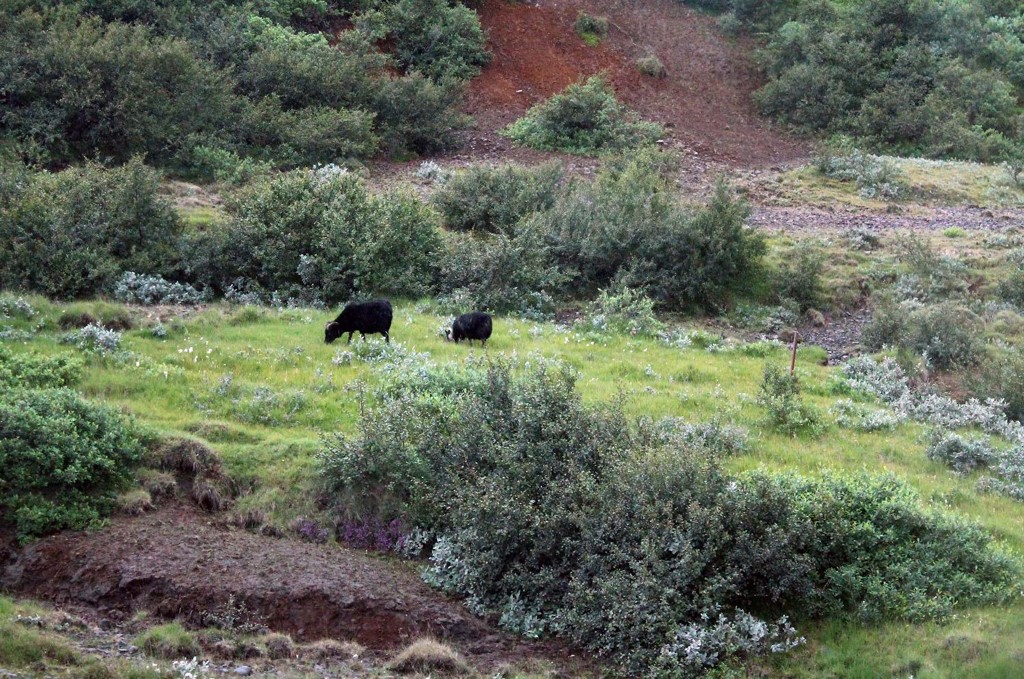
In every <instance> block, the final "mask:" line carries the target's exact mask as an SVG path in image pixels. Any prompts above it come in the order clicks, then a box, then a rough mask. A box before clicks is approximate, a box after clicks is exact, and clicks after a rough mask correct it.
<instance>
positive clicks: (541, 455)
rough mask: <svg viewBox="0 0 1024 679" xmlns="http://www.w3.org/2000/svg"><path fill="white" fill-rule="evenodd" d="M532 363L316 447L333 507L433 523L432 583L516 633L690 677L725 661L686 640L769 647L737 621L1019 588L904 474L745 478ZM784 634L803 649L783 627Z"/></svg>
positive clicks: (408, 400)
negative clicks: (902, 478)
mask: <svg viewBox="0 0 1024 679" xmlns="http://www.w3.org/2000/svg"><path fill="white" fill-rule="evenodd" d="M530 362H531V364H532V365H533V367H531V368H523V369H522V370H521V371H516V370H513V369H512V368H511V367H510V366H508V365H504V364H502V363H496V364H493V365H491V366H490V367H489V368H488V369H487V372H486V378H485V379H484V380H483V381H476V382H474V384H475V386H474V388H473V391H472V392H455V393H450V392H449V393H447V394H446V396H445V397H444V398H440V397H438V395H437V394H434V393H432V392H430V391H425V392H424V391H419V392H416V393H412V392H407V391H404V390H400V391H399V393H396V394H392V395H391V396H384V397H383V401H382V402H380V403H379V404H378V406H377V407H376V408H373V409H371V410H370V411H369V412H368V413H367V415H366V416H365V417H364V418H363V420H362V423H361V427H360V433H359V434H357V435H356V436H354V437H351V438H344V437H340V436H339V437H335V438H333V439H329V440H328V442H327V445H326V446H325V448H324V450H323V452H322V454H321V457H320V463H321V468H322V474H323V480H324V483H325V487H326V490H327V492H328V494H329V495H330V496H331V497H332V498H333V499H334V500H335V501H336V502H337V503H338V509H339V510H340V511H342V512H344V513H346V515H348V516H349V517H352V516H356V517H363V518H364V519H367V520H369V519H379V520H381V521H384V522H386V521H390V520H393V519H396V518H400V519H402V520H403V521H404V522H406V524H407V525H414V526H418V527H420V528H425V529H429V530H431V531H433V532H434V533H435V535H436V536H437V538H436V541H435V542H434V544H433V547H432V549H431V566H430V568H429V569H428V570H427V572H426V574H425V578H426V579H427V580H428V582H430V583H432V584H434V585H435V586H437V587H440V588H443V589H445V590H447V591H451V592H453V593H459V594H462V595H464V596H466V597H467V602H468V604H469V605H470V607H471V608H472V609H473V610H476V611H478V612H484V611H493V612H494V613H496V614H498V615H500V619H501V624H502V625H503V626H505V627H506V628H508V629H512V630H515V631H517V632H519V633H521V634H526V635H530V636H535V635H539V634H543V633H549V632H554V633H558V634H562V635H565V636H567V637H569V638H571V639H573V640H574V641H576V642H577V643H580V644H582V645H584V646H586V647H587V648H589V649H591V650H593V651H595V652H598V653H600V654H602V655H606V656H608V657H611V658H613V659H615V660H616V661H618V662H620V663H622V664H623V665H625V667H626V668H627V669H628V670H629V671H630V672H633V673H640V672H643V671H645V670H653V669H654V668H655V667H661V668H664V669H665V670H666V671H667V670H671V671H672V672H674V673H675V674H674V675H673V676H691V675H694V674H696V673H697V672H698V671H699V670H702V669H704V668H706V666H707V665H710V664H712V663H711V662H709V663H706V664H705V663H704V660H703V658H704V657H705V656H700V657H697V656H693V655H692V654H690V653H689V652H688V651H687V648H686V644H683V643H682V640H685V639H697V638H701V639H704V638H706V639H708V640H715V639H718V640H719V641H722V644H721V647H722V648H728V644H725V642H724V640H725V639H732V641H733V642H735V644H736V646H735V648H743V647H749V648H750V649H751V650H758V648H757V644H756V643H755V642H753V641H751V643H750V644H749V646H747V645H745V644H740V643H739V638H746V637H745V635H744V633H743V631H742V630H743V629H747V627H749V626H750V625H754V626H756V627H757V628H758V629H760V627H761V625H765V629H766V630H767V628H768V626H767V624H766V623H763V621H758V620H749V619H747V618H746V617H744V616H746V613H745V611H751V610H754V611H757V612H758V613H759V615H775V616H777V615H778V614H780V613H782V612H791V613H794V614H800V615H809V616H823V615H835V614H838V613H840V612H843V611H847V612H851V613H854V614H856V615H857V616H859V617H861V618H862V619H865V620H876V619H881V618H897V619H907V620H921V619H937V618H942V617H944V616H945V615H948V614H949V612H950V610H951V609H952V607H953V606H954V605H955V604H962V603H967V602H970V601H996V600H999V599H1001V598H1002V597H1003V596H1006V595H1008V593H1009V588H1010V587H1011V584H1012V582H1013V580H1014V578H1015V577H1016V576H1015V572H1016V571H1015V568H1016V567H1015V565H1014V562H1013V561H1012V560H1011V559H1009V558H1008V557H1004V556H1003V555H1001V554H1000V553H998V552H996V551H994V550H993V549H992V547H991V545H990V539H989V538H988V537H987V536H985V535H984V534H983V533H982V532H981V531H980V530H979V529H978V528H977V527H975V526H973V525H965V524H962V523H958V522H955V521H953V520H951V519H949V518H946V517H944V516H939V515H932V514H928V513H925V512H922V510H921V509H919V507H918V500H917V498H916V496H915V495H914V494H913V492H912V491H911V490H910V489H909V488H908V487H906V486H904V485H903V484H901V483H899V482H897V481H895V480H894V479H891V478H885V479H869V478H857V479H851V480H844V479H835V478H828V479H825V480H820V481H807V480H803V479H798V478H794V477H779V476H770V475H765V474H755V475H749V476H742V477H733V476H730V475H729V474H727V473H725V472H724V471H723V470H722V469H721V467H720V464H719V460H718V458H717V456H716V455H715V454H714V453H712V452H710V450H708V449H706V448H703V447H702V446H701V445H700V443H699V442H697V440H696V439H691V440H690V441H689V442H687V440H686V439H685V438H683V437H667V438H663V437H658V436H655V435H654V434H655V433H656V431H657V430H658V428H652V427H646V426H645V427H634V426H632V425H631V424H630V423H629V422H628V421H627V420H626V419H625V418H624V416H623V415H622V413H621V411H620V410H619V409H618V408H616V407H615V406H610V407H606V408H599V409H592V408H588V407H585V406H584V405H583V404H582V403H581V401H580V397H579V394H578V392H577V391H576V388H575V377H574V375H573V373H572V372H571V371H570V370H569V369H568V368H566V367H565V366H562V365H558V364H551V363H547V362H545V361H543V360H540V361H537V360H535V359H532V358H531V361H530ZM666 441H668V443H667V444H666ZM720 615H724V616H725V621H724V622H723V619H722V618H720ZM730 620H731V621H732V622H729V621H730ZM744 621H745V622H744ZM747 623H749V625H748V624H747ZM765 633H766V634H768V632H765ZM754 637H756V638H761V637H760V636H759V635H754ZM773 642H774V643H779V644H782V646H780V647H779V650H782V649H783V648H785V647H787V646H790V645H792V644H793V643H795V642H796V639H795V638H794V634H793V633H792V632H789V631H787V629H786V625H785V622H784V621H783V622H782V623H781V625H780V627H779V628H778V636H777V638H775V639H773ZM716 648H719V645H717V644H716V645H714V646H713V647H709V648H708V649H707V650H708V655H709V656H710V655H713V654H712V653H711V651H713V650H714V649H716ZM760 650H764V649H760ZM721 659H722V658H721V657H718V658H715V659H714V660H712V662H714V661H717V660H721Z"/></svg>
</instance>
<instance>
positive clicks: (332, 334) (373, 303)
mask: <svg viewBox="0 0 1024 679" xmlns="http://www.w3.org/2000/svg"><path fill="white" fill-rule="evenodd" d="M391 317H392V312H391V302H389V301H388V300H386V299H373V300H370V301H369V302H349V303H348V304H346V305H345V308H344V309H342V311H341V313H340V314H338V317H337V318H335V319H334V320H333V321H331V322H330V323H328V324H327V327H325V328H324V341H325V342H327V343H328V344H330V343H331V342H333V341H334V340H336V339H338V338H339V337H341V336H342V335H344V334H345V333H346V332H347V333H348V342H351V341H352V333H354V332H359V334H360V335H362V337H363V339H365V338H366V333H370V334H373V333H380V334H381V335H384V340H385V341H386V342H388V343H389V344H390V343H391V336H390V335H389V334H388V332H389V331H390V330H391Z"/></svg>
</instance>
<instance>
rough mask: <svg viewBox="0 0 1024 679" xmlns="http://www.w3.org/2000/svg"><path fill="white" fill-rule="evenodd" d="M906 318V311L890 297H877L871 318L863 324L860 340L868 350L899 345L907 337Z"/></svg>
mask: <svg viewBox="0 0 1024 679" xmlns="http://www.w3.org/2000/svg"><path fill="white" fill-rule="evenodd" d="M907 320H908V319H907V311H906V310H905V309H903V308H901V307H900V305H899V304H897V303H896V302H895V301H894V300H893V299H892V298H891V297H888V296H881V297H877V298H876V299H875V302H874V304H873V305H872V309H871V320H870V321H868V323H867V325H865V326H864V330H863V331H862V332H861V340H860V341H861V343H863V344H864V346H865V347H866V348H867V349H869V350H870V351H881V350H882V349H884V348H886V347H893V348H896V347H901V346H903V345H904V344H905V342H906V340H907V337H908V332H909V328H908V323H907Z"/></svg>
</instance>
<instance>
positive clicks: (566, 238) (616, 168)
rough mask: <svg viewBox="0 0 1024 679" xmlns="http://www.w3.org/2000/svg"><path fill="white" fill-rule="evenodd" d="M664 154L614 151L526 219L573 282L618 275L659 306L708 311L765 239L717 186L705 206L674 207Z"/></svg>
mask: <svg viewBox="0 0 1024 679" xmlns="http://www.w3.org/2000/svg"><path fill="white" fill-rule="evenodd" d="M667 161H668V157H666V156H665V155H663V154H660V153H656V152H647V153H639V154H635V155H633V156H631V157H630V158H628V159H626V158H623V159H617V160H616V161H613V162H611V163H609V164H608V165H607V166H606V167H605V168H604V169H603V170H602V171H601V172H600V173H599V174H598V176H597V178H596V179H595V180H594V181H593V182H590V183H578V184H576V185H574V186H571V187H569V188H567V189H566V190H565V191H563V192H562V194H561V195H560V196H559V198H558V199H557V200H556V202H555V205H554V207H552V209H551V210H548V211H547V212H543V213H538V214H537V215H536V216H535V217H534V218H533V219H532V220H531V223H532V224H535V225H537V226H538V227H539V228H540V229H541V231H542V232H544V233H545V234H547V240H548V242H549V243H550V244H551V249H552V254H553V255H554V258H555V261H556V262H557V264H558V266H559V268H560V269H561V270H562V271H564V272H566V273H568V274H569V276H570V282H571V285H572V288H573V289H574V290H576V291H578V292H588V293H591V294H593V293H594V292H596V291H597V289H599V288H607V287H609V286H610V285H612V284H613V283H615V282H619V283H622V284H625V285H629V286H630V287H634V288H637V289H639V290H642V291H643V292H644V293H645V294H646V295H648V296H649V297H651V298H652V299H654V300H655V302H656V303H657V304H658V305H660V306H661V307H662V308H665V309H672V310H685V309H688V308H695V307H696V308H704V309H708V308H713V307H714V306H716V305H717V304H720V303H721V302H723V301H724V300H725V299H726V298H727V296H728V294H729V292H730V291H731V290H732V289H734V287H735V286H736V285H738V284H739V283H740V282H741V281H742V280H744V279H745V277H747V276H749V275H750V274H751V273H753V272H754V271H755V270H756V269H757V267H758V264H759V261H760V258H761V256H762V255H763V253H764V249H765V246H764V242H763V241H762V239H761V238H760V236H759V234H757V233H756V232H753V231H751V230H749V229H747V228H746V227H745V225H744V223H745V221H746V218H747V215H748V207H747V205H746V203H745V202H743V201H742V200H741V199H739V198H737V197H736V196H735V195H734V194H733V193H732V192H731V191H729V189H728V188H727V187H726V186H725V185H724V184H719V186H718V187H717V188H716V191H715V193H714V195H713V196H712V198H711V200H710V201H709V203H708V204H707V205H706V206H704V207H702V208H700V209H698V210H695V211H691V210H687V209H685V208H683V207H682V206H681V205H679V203H678V202H677V200H676V198H675V196H674V195H673V192H672V191H671V190H670V189H669V185H668V181H667V179H666V176H665V174H664V173H663V170H664V169H665V168H664V163H666V162H667ZM578 292H577V294H578Z"/></svg>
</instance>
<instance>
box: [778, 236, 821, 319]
mask: <svg viewBox="0 0 1024 679" xmlns="http://www.w3.org/2000/svg"><path fill="white" fill-rule="evenodd" d="M824 263H825V255H824V253H822V252H821V250H819V249H817V248H814V247H812V246H808V245H803V246H798V247H797V248H794V251H792V252H790V253H789V254H788V255H787V256H785V257H784V260H783V264H782V265H781V266H780V267H779V270H778V271H777V272H776V274H775V289H776V290H777V291H778V294H779V296H780V297H781V298H782V299H783V300H792V301H794V302H796V303H797V305H798V306H799V307H800V311H801V312H804V311H807V310H808V309H813V308H817V307H819V306H821V302H822V300H823V298H824V294H825V293H824V289H823V288H822V283H821V270H822V265H823V264H824Z"/></svg>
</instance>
